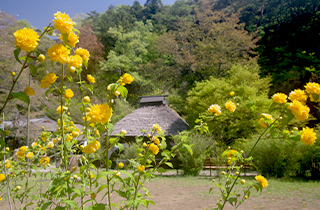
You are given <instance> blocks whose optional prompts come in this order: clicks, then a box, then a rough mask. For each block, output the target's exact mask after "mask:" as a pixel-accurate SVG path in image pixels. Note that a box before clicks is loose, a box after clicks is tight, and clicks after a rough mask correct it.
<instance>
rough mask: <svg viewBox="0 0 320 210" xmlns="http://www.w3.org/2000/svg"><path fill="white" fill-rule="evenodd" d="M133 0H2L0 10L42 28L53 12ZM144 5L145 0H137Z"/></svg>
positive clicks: (169, 1)
mask: <svg viewBox="0 0 320 210" xmlns="http://www.w3.org/2000/svg"><path fill="white" fill-rule="evenodd" d="M134 1H135V0H53V1H52V0H49V1H48V0H42V1H39V0H3V1H2V2H1V4H0V10H1V11H4V12H7V13H9V14H10V15H13V16H15V17H16V18H17V19H18V20H21V19H25V20H27V21H28V22H29V23H30V24H31V25H32V26H34V27H36V28H40V29H42V28H43V27H46V26H47V25H48V24H49V23H50V22H51V21H52V20H53V19H54V13H56V12H57V11H61V12H62V13H64V12H65V13H66V14H68V15H69V16H70V17H71V18H73V16H74V15H75V14H79V13H84V14H87V13H90V12H91V11H94V10H96V11H97V12H99V13H100V12H104V11H106V10H108V8H109V6H110V5H114V6H116V5H121V4H125V5H130V6H131V5H132V4H133V2H134ZM138 1H139V2H140V4H141V5H144V4H145V2H146V1H147V0H138ZM174 2H175V0H162V3H163V4H164V5H172V4H173V3H174Z"/></svg>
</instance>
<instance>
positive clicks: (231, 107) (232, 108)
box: [225, 101, 236, 112]
mask: <svg viewBox="0 0 320 210" xmlns="http://www.w3.org/2000/svg"><path fill="white" fill-rule="evenodd" d="M225 107H226V109H228V110H229V111H230V112H234V111H235V110H236V105H235V104H234V103H233V102H232V101H228V102H227V103H226V104H225Z"/></svg>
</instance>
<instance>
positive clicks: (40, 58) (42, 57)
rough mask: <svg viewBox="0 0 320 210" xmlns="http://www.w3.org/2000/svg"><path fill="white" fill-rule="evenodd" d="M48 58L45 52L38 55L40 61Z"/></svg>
mask: <svg viewBox="0 0 320 210" xmlns="http://www.w3.org/2000/svg"><path fill="white" fill-rule="evenodd" d="M45 59H46V57H45V56H44V55H43V54H40V55H39V56H38V61H40V62H43V61H44V60H45Z"/></svg>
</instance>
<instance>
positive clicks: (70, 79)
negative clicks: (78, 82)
mask: <svg viewBox="0 0 320 210" xmlns="http://www.w3.org/2000/svg"><path fill="white" fill-rule="evenodd" d="M67 78H68V80H69V81H70V82H72V81H73V78H72V76H71V75H70V74H68V76H67Z"/></svg>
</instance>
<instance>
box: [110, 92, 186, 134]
mask: <svg viewBox="0 0 320 210" xmlns="http://www.w3.org/2000/svg"><path fill="white" fill-rule="evenodd" d="M164 97H166V96H153V97H151V96H149V97H141V101H140V105H139V108H138V109H136V110H135V111H133V112H132V113H130V114H128V115H127V116H125V117H124V118H122V119H121V120H120V121H119V122H118V123H116V124H115V125H114V130H113V132H112V135H115V134H119V133H120V131H121V129H124V130H126V131H127V134H126V136H128V137H129V136H138V135H142V134H143V133H142V132H141V131H140V130H150V129H151V128H152V125H153V124H156V123H157V124H158V125H160V126H161V127H162V129H163V130H165V131H166V132H165V135H166V136H170V135H177V134H178V132H181V131H183V130H187V129H188V128H189V125H188V123H187V122H186V121H184V120H183V119H182V118H181V117H180V116H179V115H178V114H177V113H176V112H175V111H173V110H172V109H171V108H170V107H169V106H168V105H167V103H166V101H165V99H164Z"/></svg>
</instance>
